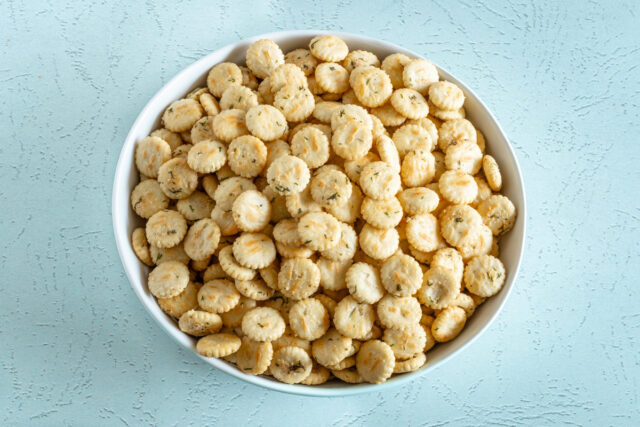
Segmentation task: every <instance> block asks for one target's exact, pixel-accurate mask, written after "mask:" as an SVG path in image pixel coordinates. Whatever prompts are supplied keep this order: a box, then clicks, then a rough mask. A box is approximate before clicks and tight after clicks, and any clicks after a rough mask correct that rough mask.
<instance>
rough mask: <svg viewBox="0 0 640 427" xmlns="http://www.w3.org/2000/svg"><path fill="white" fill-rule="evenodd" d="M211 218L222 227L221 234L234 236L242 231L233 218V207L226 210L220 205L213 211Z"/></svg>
mask: <svg viewBox="0 0 640 427" xmlns="http://www.w3.org/2000/svg"><path fill="white" fill-rule="evenodd" d="M211 219H212V220H214V221H215V222H216V224H218V227H220V234H222V235H223V236H232V235H234V234H236V233H238V232H239V231H240V228H238V225H237V224H236V222H235V221H234V220H233V214H232V212H231V209H228V210H224V209H222V208H221V207H220V206H219V205H218V206H216V207H215V208H213V210H212V211H211Z"/></svg>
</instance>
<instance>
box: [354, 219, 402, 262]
mask: <svg viewBox="0 0 640 427" xmlns="http://www.w3.org/2000/svg"><path fill="white" fill-rule="evenodd" d="M399 240H400V239H399V237H398V231H397V230H396V229H395V228H387V229H382V228H376V227H373V226H371V225H369V224H365V225H364V227H362V230H361V231H360V236H358V242H359V243H360V248H361V249H362V251H363V252H364V253H365V254H367V255H368V256H370V257H371V258H373V259H377V260H382V259H386V258H389V257H390V256H391V255H393V253H394V252H395V251H396V250H398V244H399Z"/></svg>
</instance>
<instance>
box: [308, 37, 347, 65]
mask: <svg viewBox="0 0 640 427" xmlns="http://www.w3.org/2000/svg"><path fill="white" fill-rule="evenodd" d="M309 50H310V51H311V54H312V55H313V56H315V57H316V58H318V59H319V60H320V61H325V62H336V61H342V60H343V59H345V58H346V56H347V54H348V53H349V48H348V47H347V44H346V43H345V42H344V41H343V40H342V39H340V38H339V37H336V36H331V35H322V36H316V37H314V38H312V39H311V41H310V42H309Z"/></svg>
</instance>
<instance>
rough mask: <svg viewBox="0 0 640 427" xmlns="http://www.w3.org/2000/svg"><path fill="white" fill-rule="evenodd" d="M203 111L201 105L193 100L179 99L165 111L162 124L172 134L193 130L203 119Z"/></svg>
mask: <svg viewBox="0 0 640 427" xmlns="http://www.w3.org/2000/svg"><path fill="white" fill-rule="evenodd" d="M202 114H203V110H202V106H201V105H200V103H199V102H198V101H196V100H193V99H179V100H177V101H174V102H172V103H171V105H169V107H167V109H166V110H164V114H162V123H163V124H164V127H165V128H167V130H170V131H171V132H185V131H188V130H190V129H191V127H192V126H193V125H194V123H195V122H197V121H198V120H200V117H202Z"/></svg>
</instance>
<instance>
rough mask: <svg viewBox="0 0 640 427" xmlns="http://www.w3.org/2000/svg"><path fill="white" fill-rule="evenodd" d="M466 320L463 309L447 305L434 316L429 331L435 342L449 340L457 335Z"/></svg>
mask: <svg viewBox="0 0 640 427" xmlns="http://www.w3.org/2000/svg"><path fill="white" fill-rule="evenodd" d="M466 321H467V316H466V315H465V313H464V310H463V309H461V308H460V307H455V306H453V307H447V308H445V309H444V310H442V311H441V312H440V314H438V316H436V319H435V320H434V321H433V325H431V333H432V335H433V338H434V339H435V340H436V341H437V342H447V341H451V340H452V339H454V338H455V337H457V336H458V335H459V334H460V332H462V329H463V328H464V325H465V323H466Z"/></svg>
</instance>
